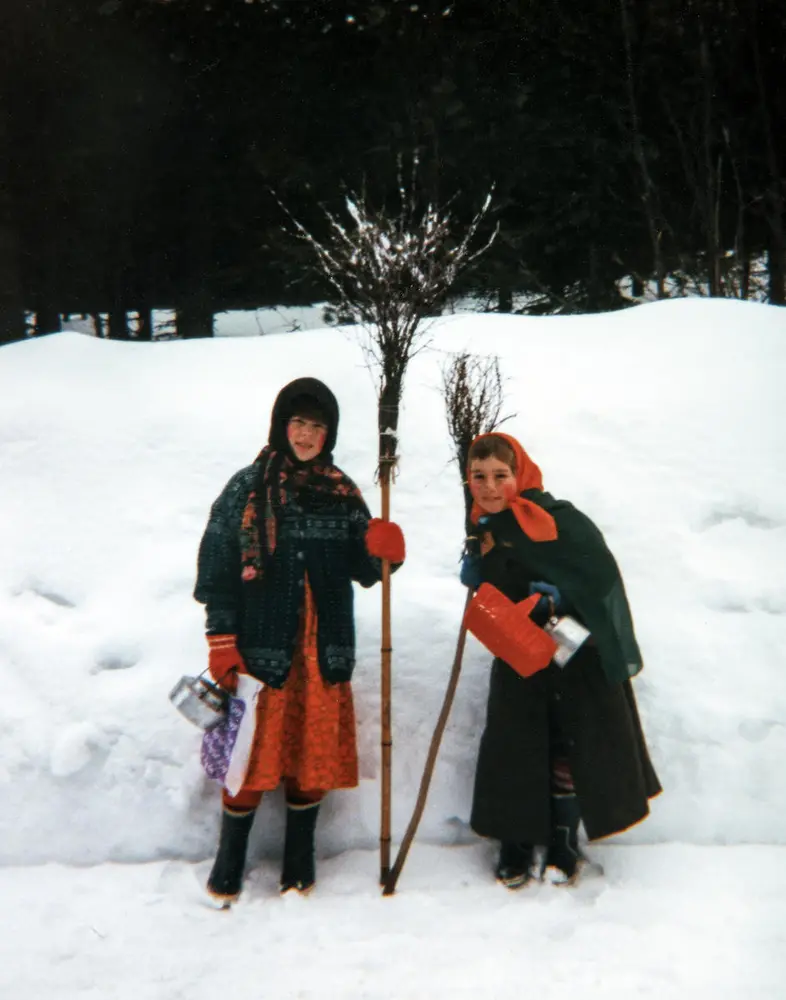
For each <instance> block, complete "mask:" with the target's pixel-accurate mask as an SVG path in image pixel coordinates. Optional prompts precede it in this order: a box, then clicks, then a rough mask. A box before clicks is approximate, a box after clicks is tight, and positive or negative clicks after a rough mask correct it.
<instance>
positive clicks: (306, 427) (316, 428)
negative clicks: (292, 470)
mask: <svg viewBox="0 0 786 1000" xmlns="http://www.w3.org/2000/svg"><path fill="white" fill-rule="evenodd" d="M326 438H327V426H326V425H325V424H323V423H322V422H321V421H319V420H307V419H306V418H305V417H291V418H290V421H289V423H288V424H287V441H289V446H290V448H291V449H292V451H293V452H294V454H295V458H296V459H297V460H298V461H299V462H310V461H311V459H312V458H316V457H317V455H318V454H319V453H320V452H321V451H322V449H323V447H324V446H325V439H326Z"/></svg>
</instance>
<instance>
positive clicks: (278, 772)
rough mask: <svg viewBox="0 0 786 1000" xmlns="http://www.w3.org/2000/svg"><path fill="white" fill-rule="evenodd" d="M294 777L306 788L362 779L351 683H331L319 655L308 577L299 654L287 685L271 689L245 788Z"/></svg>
mask: <svg viewBox="0 0 786 1000" xmlns="http://www.w3.org/2000/svg"><path fill="white" fill-rule="evenodd" d="M286 779H289V780H290V781H291V782H294V783H295V784H296V785H297V787H298V788H300V789H302V790H303V791H313V790H318V789H321V790H323V791H329V790H330V789H332V788H354V787H355V786H356V785H357V783H358V753H357V737H356V730H355V707H354V703H353V701H352V687H351V685H350V684H349V682H345V683H342V684H328V683H327V682H326V681H325V680H324V679H323V677H322V674H321V673H320V670H319V662H318V658H317V615H316V608H315V606H314V598H313V595H312V593H311V589H310V587H309V586H308V580H306V581H305V599H304V603H303V608H302V610H301V613H300V628H299V631H298V637H297V645H296V649H295V655H294V657H293V658H292V666H291V668H290V671H289V676H288V677H287V680H286V682H285V683H284V686H283V687H282V688H280V689H277V688H271V687H266V688H264V690H263V691H261V692H260V695H259V699H258V702H257V725H256V734H255V737H254V743H253V746H252V749H251V758H250V762H249V767H248V772H247V774H246V780H245V782H244V784H243V788H242V789H241V793H240V794H242V793H243V792H252V791H260V792H261V791H270V790H272V789H274V788H276V787H277V786H278V784H279V783H280V782H281V781H283V780H286Z"/></svg>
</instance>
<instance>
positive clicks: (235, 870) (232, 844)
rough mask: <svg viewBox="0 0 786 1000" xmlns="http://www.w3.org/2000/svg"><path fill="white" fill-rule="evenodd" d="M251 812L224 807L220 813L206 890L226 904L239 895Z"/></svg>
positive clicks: (244, 865) (249, 830) (251, 821)
mask: <svg viewBox="0 0 786 1000" xmlns="http://www.w3.org/2000/svg"><path fill="white" fill-rule="evenodd" d="M255 812H256V809H251V810H250V811H248V812H242V813H241V812H230V811H229V810H228V809H224V812H223V814H222V816H221V836H220V838H219V841H218V852H217V854H216V860H215V862H214V863H213V870H212V871H211V872H210V877H209V878H208V880H207V891H208V892H209V893H210V895H211V896H213V897H214V898H215V899H217V900H218V901H219V902H222V903H225V904H226V905H227V906H228V905H229V904H230V903H233V902H234V901H235V900H236V899H237V897H238V896H239V895H240V887H241V885H242V883H243V871H244V869H245V867H246V851H247V849H248V835H249V833H250V832H251V824H252V823H253V822H254V813H255Z"/></svg>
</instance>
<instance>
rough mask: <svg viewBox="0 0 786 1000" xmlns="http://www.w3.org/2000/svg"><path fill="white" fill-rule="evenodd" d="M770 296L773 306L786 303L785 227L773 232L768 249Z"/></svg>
mask: <svg viewBox="0 0 786 1000" xmlns="http://www.w3.org/2000/svg"><path fill="white" fill-rule="evenodd" d="M767 275H768V298H769V301H770V305H772V306H784V305H786V246H784V239H783V229H782V228H781V231H780V233H776V232H772V234H771V236H770V245H769V248H768V250H767Z"/></svg>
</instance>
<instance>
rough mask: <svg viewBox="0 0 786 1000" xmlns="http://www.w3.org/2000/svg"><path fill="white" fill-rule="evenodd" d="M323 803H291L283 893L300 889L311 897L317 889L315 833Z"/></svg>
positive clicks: (282, 884)
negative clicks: (314, 888) (309, 893)
mask: <svg viewBox="0 0 786 1000" xmlns="http://www.w3.org/2000/svg"><path fill="white" fill-rule="evenodd" d="M318 815H319V802H313V803H311V804H309V805H294V804H293V803H291V802H287V830H286V835H285V837H284V867H283V870H282V872H281V893H282V894H283V893H285V892H288V891H289V890H290V889H296V890H297V891H298V892H301V893H307V892H309V891H310V890H311V889H312V888H313V886H314V879H315V870H314V829H315V827H316V825H317V816H318Z"/></svg>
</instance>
